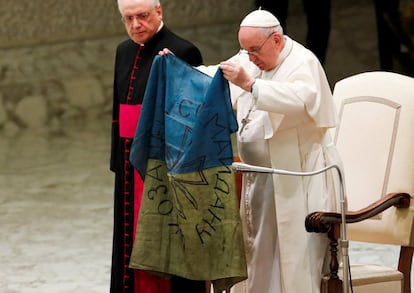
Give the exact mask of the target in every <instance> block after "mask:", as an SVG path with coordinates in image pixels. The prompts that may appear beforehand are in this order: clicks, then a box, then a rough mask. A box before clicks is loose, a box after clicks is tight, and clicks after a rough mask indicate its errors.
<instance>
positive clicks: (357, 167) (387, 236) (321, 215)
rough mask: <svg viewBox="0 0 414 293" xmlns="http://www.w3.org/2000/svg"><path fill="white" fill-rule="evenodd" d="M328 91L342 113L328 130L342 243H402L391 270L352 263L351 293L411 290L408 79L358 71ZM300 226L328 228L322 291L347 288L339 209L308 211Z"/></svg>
mask: <svg viewBox="0 0 414 293" xmlns="http://www.w3.org/2000/svg"><path fill="white" fill-rule="evenodd" d="M333 95H334V99H335V103H336V104H337V109H338V113H339V117H340V121H339V126H338V127H337V128H336V129H335V130H334V131H333V133H334V141H335V144H336V146H337V148H338V151H339V153H340V155H341V157H342V160H343V164H344V178H345V185H346V188H345V190H346V193H345V194H346V199H347V204H348V208H347V212H346V217H345V218H346V223H347V224H346V231H347V238H348V239H347V240H351V241H360V242H369V243H378V244H391V245H398V246H400V247H401V249H400V255H399V260H398V267H397V268H388V267H383V266H379V265H372V264H353V263H352V261H351V264H350V266H349V268H350V270H349V271H350V274H349V276H350V277H351V281H350V282H349V283H350V285H351V286H352V288H353V291H349V292H354V293H358V292H364V293H369V292H375V293H381V292H387V293H391V292H392V293H394V292H402V293H411V285H410V275H411V263H412V257H413V251H414V225H413V224H414V200H413V198H412V197H411V196H410V194H411V195H413V194H414V78H411V77H408V76H403V75H400V74H397V73H391V72H366V73H361V74H357V75H355V76H351V77H348V78H345V79H343V80H341V81H339V82H337V84H336V85H335V88H334V94H333ZM305 225H306V229H307V231H308V232H316V233H327V236H328V237H329V239H330V241H331V262H330V270H331V271H330V274H329V275H328V276H325V277H324V279H323V280H322V292H325V293H339V292H341V293H342V292H345V291H344V290H343V280H342V279H341V278H342V276H343V272H342V271H341V265H340V263H341V259H342V258H341V257H340V256H339V255H338V251H341V250H342V251H343V252H344V251H345V252H346V250H344V248H346V247H341V245H343V246H346V245H347V241H342V240H343V239H341V229H342V225H341V214H340V213H326V212H315V213H311V214H309V215H308V216H307V218H306V221H305ZM345 254H346V253H345ZM396 263H397V260H396Z"/></svg>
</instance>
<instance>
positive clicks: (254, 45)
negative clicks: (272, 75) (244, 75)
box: [239, 26, 284, 71]
mask: <svg viewBox="0 0 414 293" xmlns="http://www.w3.org/2000/svg"><path fill="white" fill-rule="evenodd" d="M239 43H240V47H241V48H242V52H245V53H246V54H248V55H249V60H250V61H251V62H253V63H254V64H255V65H256V66H257V67H259V68H260V69H261V70H264V71H269V70H272V69H273V68H275V67H276V65H277V60H278V58H279V55H280V51H281V50H282V49H283V44H284V42H283V36H282V35H281V34H280V33H271V34H269V35H265V34H264V33H263V31H262V30H261V29H260V28H255V27H247V26H246V27H240V30H239Z"/></svg>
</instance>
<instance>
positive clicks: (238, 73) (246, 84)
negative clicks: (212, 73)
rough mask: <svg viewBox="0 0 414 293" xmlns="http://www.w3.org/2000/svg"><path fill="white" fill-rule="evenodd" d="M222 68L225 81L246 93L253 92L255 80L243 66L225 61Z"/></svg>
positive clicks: (221, 65) (221, 64)
mask: <svg viewBox="0 0 414 293" xmlns="http://www.w3.org/2000/svg"><path fill="white" fill-rule="evenodd" d="M220 68H221V70H222V71H223V76H224V78H225V79H227V80H228V81H230V82H231V83H233V84H235V85H237V86H238V87H241V88H242V89H244V90H245V91H248V92H250V91H251V90H252V85H253V83H254V78H253V77H251V76H250V75H249V74H248V73H247V72H246V70H244V68H243V67H242V66H240V65H239V64H237V63H234V62H231V61H223V62H221V63H220Z"/></svg>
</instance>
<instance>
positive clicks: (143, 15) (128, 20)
mask: <svg viewBox="0 0 414 293" xmlns="http://www.w3.org/2000/svg"><path fill="white" fill-rule="evenodd" d="M150 14H151V12H143V13H140V14H137V15H123V16H122V17H121V20H122V22H123V23H125V24H131V23H133V22H134V19H136V20H137V21H139V22H141V21H146V20H148V17H149V16H150Z"/></svg>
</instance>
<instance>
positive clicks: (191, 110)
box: [130, 55, 247, 291]
mask: <svg viewBox="0 0 414 293" xmlns="http://www.w3.org/2000/svg"><path fill="white" fill-rule="evenodd" d="M235 131H237V121H236V119H235V116H234V113H233V110H232V107H231V101H230V91H229V85H228V82H227V80H225V79H224V78H223V76H222V73H221V71H220V70H217V73H216V74H215V76H214V77H210V76H208V75H206V74H204V73H202V72H200V71H198V70H197V69H195V68H193V67H191V66H189V65H188V64H187V63H185V62H183V61H181V60H180V59H178V58H176V57H175V56H173V55H166V56H156V57H155V59H154V62H153V65H152V69H151V73H150V76H149V80H148V84H147V88H146V92H145V97H144V101H143V105H142V111H141V116H140V120H139V123H138V127H137V131H136V135H135V138H134V140H133V144H132V147H131V155H130V161H131V163H132V165H133V166H134V167H135V168H136V169H137V170H138V172H139V173H140V174H141V176H142V177H143V178H144V191H143V194H142V201H141V207H140V212H139V218H138V225H137V231H136V239H135V242H134V247H133V251H132V255H131V262H130V266H131V267H132V268H136V269H140V270H146V271H153V272H156V273H162V274H165V275H177V276H181V277H184V278H187V279H193V280H211V281H212V282H213V285H214V287H215V290H219V291H221V290H224V289H226V288H229V287H231V286H232V285H234V284H236V283H237V282H240V281H242V280H244V279H246V278H247V269H246V260H245V254H244V247H243V237H242V227H241V223H240V217H239V208H238V207H239V205H238V199H237V195H236V186H235V176H234V173H233V171H232V169H231V164H232V162H233V153H232V146H231V139H230V135H231V133H233V132H235Z"/></svg>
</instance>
